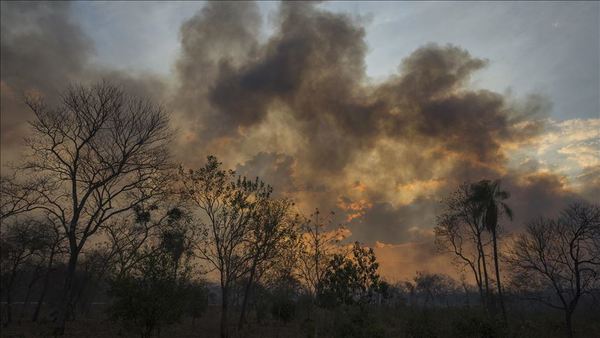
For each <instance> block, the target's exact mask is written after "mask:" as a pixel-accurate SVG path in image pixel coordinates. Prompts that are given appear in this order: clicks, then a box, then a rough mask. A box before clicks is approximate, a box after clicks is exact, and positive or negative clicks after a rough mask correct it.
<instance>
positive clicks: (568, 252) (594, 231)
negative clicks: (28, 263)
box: [510, 203, 600, 337]
mask: <svg viewBox="0 0 600 338" xmlns="http://www.w3.org/2000/svg"><path fill="white" fill-rule="evenodd" d="M599 228H600V207H599V206H597V205H588V204H584V203H575V204H572V205H570V206H569V207H568V208H567V209H565V210H564V211H563V213H562V215H561V216H560V217H559V218H557V219H546V218H540V219H538V220H536V221H533V222H531V223H529V224H528V225H527V229H526V231H525V233H523V234H522V235H521V236H519V238H518V239H517V241H516V243H515V246H514V249H513V251H512V253H511V256H510V263H511V266H512V269H513V283H514V285H515V286H516V287H517V289H518V290H521V291H522V292H523V295H524V297H525V298H528V299H532V300H535V301H538V302H541V303H543V304H545V305H547V306H549V307H551V308H554V309H558V310H561V311H563V312H564V316H565V329H566V332H567V335H568V336H569V337H573V326H572V317H573V312H574V311H575V309H576V308H577V304H578V303H579V300H580V299H581V297H582V296H584V295H586V294H589V293H590V292H591V290H593V289H594V288H596V287H598V282H599V281H600V255H599V251H598V247H597V243H598V235H599Z"/></svg>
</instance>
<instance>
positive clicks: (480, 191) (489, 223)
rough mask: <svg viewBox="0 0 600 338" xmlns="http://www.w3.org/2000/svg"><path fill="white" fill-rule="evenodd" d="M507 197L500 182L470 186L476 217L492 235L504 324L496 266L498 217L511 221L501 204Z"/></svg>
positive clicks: (504, 315) (505, 207) (500, 294)
mask: <svg viewBox="0 0 600 338" xmlns="http://www.w3.org/2000/svg"><path fill="white" fill-rule="evenodd" d="M509 197H510V194H509V193H508V192H507V191H504V190H501V189H500V180H495V181H489V180H482V181H479V182H478V183H476V184H473V185H472V186H471V196H470V199H471V201H473V202H474V203H475V204H477V205H478V208H477V209H476V210H477V216H478V217H479V218H481V219H482V224H483V226H484V227H485V229H486V230H487V231H488V232H489V233H490V234H491V235H492V249H493V255H494V268H495V271H496V287H497V288H498V298H499V299H500V307H501V310H502V317H503V319H504V321H505V322H506V308H505V306H504V297H503V296H502V284H501V279H500V267H499V264H498V219H499V217H500V215H502V214H503V215H506V216H507V217H508V218H509V219H511V220H512V218H513V212H512V210H511V208H510V207H509V206H508V205H507V204H506V203H504V202H503V201H504V200H506V199H508V198H509Z"/></svg>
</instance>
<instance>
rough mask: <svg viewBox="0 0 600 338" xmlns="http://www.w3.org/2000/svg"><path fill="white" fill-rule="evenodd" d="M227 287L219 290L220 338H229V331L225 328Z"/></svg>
mask: <svg viewBox="0 0 600 338" xmlns="http://www.w3.org/2000/svg"><path fill="white" fill-rule="evenodd" d="M228 291H229V290H228V286H224V287H222V288H221V338H228V337H229V330H228V327H227V311H228V303H229V295H228Z"/></svg>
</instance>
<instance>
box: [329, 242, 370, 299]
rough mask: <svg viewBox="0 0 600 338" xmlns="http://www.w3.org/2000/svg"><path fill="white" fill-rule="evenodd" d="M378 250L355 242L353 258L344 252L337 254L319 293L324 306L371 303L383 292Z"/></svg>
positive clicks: (330, 263) (330, 264)
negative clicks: (376, 294)
mask: <svg viewBox="0 0 600 338" xmlns="http://www.w3.org/2000/svg"><path fill="white" fill-rule="evenodd" d="M378 267H379V263H377V260H376V257H375V253H374V252H373V249H371V248H368V249H367V248H363V247H361V246H360V244H359V243H358V242H356V243H354V246H353V248H352V253H351V255H350V256H349V257H345V256H343V255H340V254H336V255H334V256H333V258H332V259H331V261H330V262H329V266H328V269H327V272H326V273H325V278H324V281H323V285H322V288H321V294H320V295H319V299H320V302H321V304H322V305H323V306H326V307H332V306H336V305H339V304H354V303H365V302H368V301H369V300H370V299H371V298H372V296H373V295H374V294H375V293H376V292H378V291H379V285H380V281H379V275H378V274H377V268H378Z"/></svg>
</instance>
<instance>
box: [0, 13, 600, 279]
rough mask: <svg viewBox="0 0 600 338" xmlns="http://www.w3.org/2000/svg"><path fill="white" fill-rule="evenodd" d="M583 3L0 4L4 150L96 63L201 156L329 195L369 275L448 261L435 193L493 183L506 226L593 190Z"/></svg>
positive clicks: (593, 194) (97, 72)
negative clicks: (39, 98) (374, 266)
mask: <svg viewBox="0 0 600 338" xmlns="http://www.w3.org/2000/svg"><path fill="white" fill-rule="evenodd" d="M599 17H600V4H599V3H598V2H518V3H517V2H450V1H448V2H358V1H349V2H344V1H336V2H323V3H318V4H308V3H293V4H285V5H281V4H280V3H279V2H258V3H251V2H238V3H219V4H217V3H205V2H192V1H181V2H175V1H174V2H141V1H131V2H125V1H123V2H100V1H97V2H71V3H66V2H61V3H53V2H45V3H36V2H26V3H25V2H23V3H19V2H10V3H8V2H2V13H1V18H2V21H1V24H2V37H1V43H2V58H1V68H2V72H1V94H2V103H1V122H2V129H1V131H2V135H1V140H2V164H3V165H4V167H3V168H4V169H3V170H8V169H6V165H7V164H8V163H10V162H13V161H18V155H19V154H20V152H21V148H20V145H21V144H22V142H21V141H22V138H23V137H25V136H26V135H27V133H28V127H27V123H26V121H27V120H28V119H30V118H31V113H29V112H28V111H27V110H26V109H25V107H24V106H23V104H22V101H21V99H20V98H21V97H22V94H23V93H28V92H31V91H33V92H37V93H41V94H43V95H46V96H47V97H49V98H52V97H55V96H56V94H57V93H58V92H60V91H61V90H62V89H64V87H65V86H66V84H68V83H70V82H84V83H90V82H94V81H98V80H99V79H102V78H105V79H106V78H108V79H111V80H114V81H117V82H119V83H122V84H123V85H124V86H125V87H126V88H127V89H128V90H130V91H132V92H133V93H135V94H138V95H143V96H147V97H150V98H152V99H154V100H156V101H158V102H160V103H162V104H164V105H165V106H166V107H167V108H168V110H169V111H170V112H171V121H172V124H173V128H174V129H175V130H176V131H177V137H176V140H175V142H174V144H173V154H174V156H175V159H176V160H177V161H180V162H182V163H183V164H184V165H186V166H190V167H194V166H199V165H201V164H202V163H203V160H204V158H205V157H206V155H208V154H215V155H216V156H217V157H218V158H219V159H220V160H222V161H223V162H224V163H225V165H227V166H229V167H231V168H234V169H236V170H237V171H238V172H239V173H241V174H244V175H248V176H256V175H259V176H260V177H261V178H263V179H264V180H265V181H267V182H268V183H271V184H272V185H273V186H274V188H275V191H276V193H278V194H280V195H285V196H290V197H292V198H294V199H295V200H296V201H297V204H298V207H299V208H301V209H303V211H305V212H307V213H310V211H311V210H314V208H319V209H321V210H333V211H335V212H336V221H337V222H338V223H341V224H344V225H345V226H346V227H347V228H348V229H349V230H350V233H351V235H350V237H349V240H358V241H361V242H363V243H365V244H367V245H370V246H373V247H375V248H376V250H377V252H378V255H379V259H380V260H381V261H382V270H384V271H383V273H384V275H385V276H387V277H388V278H391V279H401V278H407V277H408V276H410V275H412V274H414V272H415V270H417V269H425V270H427V269H431V270H436V269H437V270H440V269H442V270H443V269H448V262H447V261H446V260H444V258H443V257H441V256H440V255H439V253H437V252H436V249H435V247H434V245H433V232H432V229H433V227H434V226H435V215H436V214H437V213H439V211H440V208H441V206H440V203H439V201H440V199H441V198H443V196H445V195H447V194H448V193H450V192H451V191H452V190H454V189H455V188H456V187H457V185H458V184H460V183H462V182H465V181H475V180H479V179H483V178H500V179H502V181H503V185H504V187H505V188H506V189H508V190H509V191H511V193H512V197H511V200H509V204H511V206H512V207H513V209H514V210H515V219H514V220H513V221H512V222H509V221H508V220H506V221H504V224H503V226H504V227H505V229H506V231H507V232H514V231H519V230H520V229H522V227H523V224H524V223H525V222H527V221H528V220H529V219H531V218H533V217H535V216H538V215H551V214H553V213H556V211H557V210H560V209H561V208H562V207H564V206H565V205H566V204H567V203H568V202H570V201H573V200H577V199H584V200H588V201H592V202H598V201H599V199H600V198H599V196H600V99H599V95H598V93H599V92H600V64H599V63H600V55H599V53H600V46H599V43H600V33H599V31H600V23H599Z"/></svg>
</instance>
